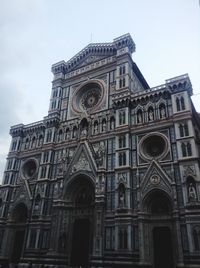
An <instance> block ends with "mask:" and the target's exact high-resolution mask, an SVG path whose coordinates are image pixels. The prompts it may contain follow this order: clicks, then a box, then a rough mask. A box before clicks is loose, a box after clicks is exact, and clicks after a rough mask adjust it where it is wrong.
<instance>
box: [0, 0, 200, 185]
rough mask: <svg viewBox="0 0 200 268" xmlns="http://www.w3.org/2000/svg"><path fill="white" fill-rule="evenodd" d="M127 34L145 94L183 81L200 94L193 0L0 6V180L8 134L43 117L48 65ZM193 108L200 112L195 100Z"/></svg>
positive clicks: (199, 15) (6, 0)
mask: <svg viewBox="0 0 200 268" xmlns="http://www.w3.org/2000/svg"><path fill="white" fill-rule="evenodd" d="M128 32H129V33H130V34H131V36H132V38H133V40H134V42H135V43H136V52H135V53H134V54H133V60H134V61H135V62H136V63H137V65H138V67H139V68H140V70H141V72H142V73H143V75H144V77H145V78H146V80H147V82H148V83H149V85H150V86H151V87H153V86H158V85H160V84H163V83H164V82H165V79H168V78H172V77H174V76H178V75H181V74H184V73H188V74H189V76H190V79H191V82H192V85H193V89H194V94H200V4H199V0H165V1H164V0H151V1H150V0H123V1H120V0H101V1H95V0H84V1H81V0H57V1H55V0H1V2H0V37H1V41H0V62H1V64H0V100H1V104H0V180H1V177H2V175H3V170H4V166H5V161H6V155H7V153H8V150H9V144H10V137H9V134H8V133H9V128H10V126H11V125H16V124H18V123H24V124H27V123H32V122H35V121H39V120H42V119H43V117H44V116H46V115H47V112H48V107H49V97H50V92H51V81H52V74H51V71H50V69H51V65H52V64H53V63H56V62H58V61H61V60H66V61H67V60H69V59H70V58H71V57H73V56H74V55H75V54H76V53H78V52H79V51H80V50H81V49H83V48H84V47H85V46H86V45H88V44H89V43H90V42H91V41H92V42H112V41H113V39H114V38H116V37H118V36H121V35H123V34H125V33H128ZM193 100H194V103H195V107H196V109H197V110H198V111H199V112H200V95H199V96H198V95H196V96H193Z"/></svg>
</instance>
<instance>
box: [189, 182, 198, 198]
mask: <svg viewBox="0 0 200 268" xmlns="http://www.w3.org/2000/svg"><path fill="white" fill-rule="evenodd" d="M188 197H189V201H196V199H197V194H196V189H195V187H194V185H193V184H192V183H190V185H189V187H188Z"/></svg>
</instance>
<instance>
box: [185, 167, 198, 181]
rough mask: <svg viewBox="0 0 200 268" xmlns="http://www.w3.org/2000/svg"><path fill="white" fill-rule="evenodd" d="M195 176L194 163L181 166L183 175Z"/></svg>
mask: <svg viewBox="0 0 200 268" xmlns="http://www.w3.org/2000/svg"><path fill="white" fill-rule="evenodd" d="M188 176H196V169H195V166H194V165H186V166H184V167H183V177H185V178H186V177H188Z"/></svg>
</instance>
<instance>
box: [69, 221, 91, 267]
mask: <svg viewBox="0 0 200 268" xmlns="http://www.w3.org/2000/svg"><path fill="white" fill-rule="evenodd" d="M89 253H90V221H89V219H77V220H75V222H74V226H73V236H72V248H71V261H70V265H71V266H72V267H75V266H82V267H87V266H88V263H89Z"/></svg>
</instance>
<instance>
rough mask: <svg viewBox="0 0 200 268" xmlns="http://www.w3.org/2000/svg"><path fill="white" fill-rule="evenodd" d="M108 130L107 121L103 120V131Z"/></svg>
mask: <svg viewBox="0 0 200 268" xmlns="http://www.w3.org/2000/svg"><path fill="white" fill-rule="evenodd" d="M105 131H106V121H103V122H102V132H105Z"/></svg>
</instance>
